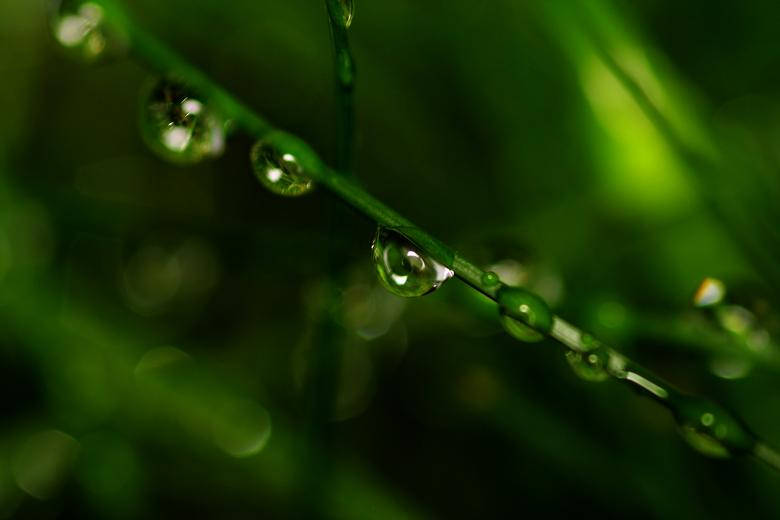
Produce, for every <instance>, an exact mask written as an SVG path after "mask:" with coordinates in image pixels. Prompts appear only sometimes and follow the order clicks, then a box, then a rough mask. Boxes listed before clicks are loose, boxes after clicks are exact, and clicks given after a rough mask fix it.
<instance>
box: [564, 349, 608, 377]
mask: <svg viewBox="0 0 780 520" xmlns="http://www.w3.org/2000/svg"><path fill="white" fill-rule="evenodd" d="M566 361H568V362H569V366H571V369H572V370H573V371H574V373H575V374H576V375H577V376H579V377H581V378H582V379H584V380H585V381H592V382H596V383H598V382H601V381H606V380H607V379H609V372H608V371H607V363H608V361H609V352H607V351H606V350H605V349H595V350H592V351H590V352H574V351H573V350H569V351H567V352H566Z"/></svg>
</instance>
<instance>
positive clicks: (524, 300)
mask: <svg viewBox="0 0 780 520" xmlns="http://www.w3.org/2000/svg"><path fill="white" fill-rule="evenodd" d="M498 305H499V311H500V312H501V322H502V324H503V325H504V328H505V329H506V330H507V332H509V334H511V335H512V336H514V337H515V338H517V339H519V340H520V341H526V342H536V341H541V340H542V339H544V333H546V332H549V331H550V329H551V328H552V323H553V315H552V311H550V308H549V307H548V306H547V303H545V301H544V300H542V299H541V298H540V297H539V296H537V295H535V294H534V293H532V292H529V291H526V290H525V289H520V288H519V287H509V286H504V287H502V288H501V290H500V291H499V292H498Z"/></svg>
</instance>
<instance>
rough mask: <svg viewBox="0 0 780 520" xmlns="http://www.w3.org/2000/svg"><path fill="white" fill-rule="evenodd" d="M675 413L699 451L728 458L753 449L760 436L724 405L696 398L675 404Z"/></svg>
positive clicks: (683, 431) (687, 438) (688, 438)
mask: <svg viewBox="0 0 780 520" xmlns="http://www.w3.org/2000/svg"><path fill="white" fill-rule="evenodd" d="M674 415H675V418H676V419H677V423H678V425H679V426H680V433H681V434H682V436H683V438H684V439H685V440H686V442H688V444H690V445H691V447H692V448H693V449H695V450H696V451H698V452H700V453H702V454H704V455H707V456H709V457H716V458H725V457H730V456H732V455H740V454H745V453H750V452H752V450H753V448H754V447H755V444H756V438H755V437H754V436H753V434H751V433H750V432H749V431H748V430H747V429H746V428H745V427H744V426H742V424H741V423H740V422H739V420H738V419H736V418H735V417H734V416H733V415H731V414H730V413H729V412H728V411H726V410H725V409H723V408H722V407H721V406H719V405H717V404H715V403H712V402H709V401H706V400H704V399H700V398H696V397H684V398H682V400H681V401H680V402H678V403H675V407H674Z"/></svg>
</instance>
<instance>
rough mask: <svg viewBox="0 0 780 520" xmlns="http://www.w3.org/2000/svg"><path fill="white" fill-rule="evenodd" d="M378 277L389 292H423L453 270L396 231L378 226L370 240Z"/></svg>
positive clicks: (450, 275) (401, 293)
mask: <svg viewBox="0 0 780 520" xmlns="http://www.w3.org/2000/svg"><path fill="white" fill-rule="evenodd" d="M371 250H372V251H373V256H374V264H375V265H376V272H377V275H378V276H379V281H380V282H382V285H384V286H385V288H387V290H389V291H390V292H392V293H393V294H396V295H398V296H404V297H414V296H423V295H425V294H428V293H431V292H433V291H435V290H436V289H438V288H439V287H440V286H441V284H443V283H444V282H446V281H447V280H449V279H450V278H452V275H453V274H454V273H453V271H452V270H451V269H449V268H448V267H446V266H445V265H444V264H442V263H440V262H438V261H437V260H435V259H433V258H432V257H431V256H430V255H428V254H427V253H425V252H424V251H423V250H422V249H420V248H419V247H418V246H417V245H415V244H414V243H413V242H412V241H411V240H409V239H408V238H406V237H405V236H404V235H402V234H401V233H398V232H397V231H394V230H391V229H387V228H384V227H382V226H379V227H378V228H377V230H376V236H375V237H374V242H373V244H371Z"/></svg>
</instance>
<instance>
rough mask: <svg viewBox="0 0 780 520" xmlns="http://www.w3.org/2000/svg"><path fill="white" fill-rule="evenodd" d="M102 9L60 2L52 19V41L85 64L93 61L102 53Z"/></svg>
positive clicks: (72, 1) (90, 4) (75, 0)
mask: <svg viewBox="0 0 780 520" xmlns="http://www.w3.org/2000/svg"><path fill="white" fill-rule="evenodd" d="M104 18H105V17H104V13H103V8H102V7H101V6H100V5H99V4H97V3H95V2H85V1H78V0H63V1H61V2H58V3H57V7H56V11H55V15H54V17H53V18H52V31H53V32H54V37H55V38H56V40H57V41H58V42H59V43H60V44H61V45H62V46H63V47H65V48H66V49H68V50H70V51H72V52H73V53H74V54H75V55H77V56H79V57H81V58H82V59H84V60H85V61H95V60H97V59H98V58H100V57H101V56H102V55H103V53H104V52H105V50H106V47H107V38H106V33H105V20H104Z"/></svg>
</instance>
